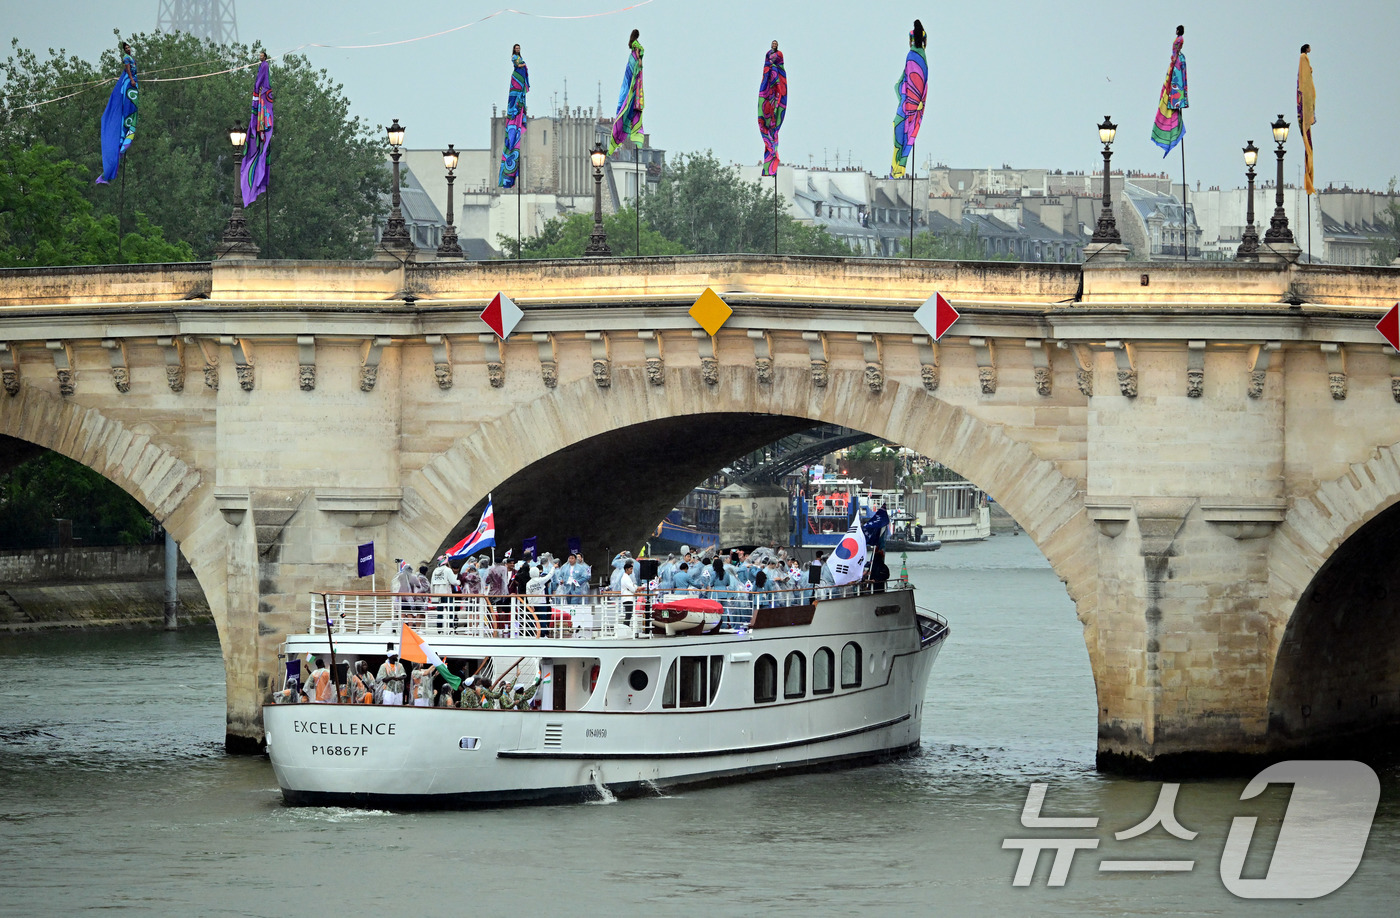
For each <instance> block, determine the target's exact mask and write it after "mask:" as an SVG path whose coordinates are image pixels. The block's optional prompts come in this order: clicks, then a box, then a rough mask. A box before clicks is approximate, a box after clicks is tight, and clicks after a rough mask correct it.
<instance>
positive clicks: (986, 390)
mask: <svg viewBox="0 0 1400 918" xmlns="http://www.w3.org/2000/svg"><path fill="white" fill-rule="evenodd" d="M977 382H978V383H980V384H981V386H982V394H983V395H995V394H996V391H997V368H996V367H978V368H977Z"/></svg>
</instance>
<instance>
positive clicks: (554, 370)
mask: <svg viewBox="0 0 1400 918" xmlns="http://www.w3.org/2000/svg"><path fill="white" fill-rule="evenodd" d="M540 378H541V379H542V380H544V385H545V388H546V389H553V388H554V387H555V386H557V385H559V364H557V363H555V362H554V361H553V360H546V361H545V362H544V363H541V364H540Z"/></svg>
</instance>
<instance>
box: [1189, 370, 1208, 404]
mask: <svg viewBox="0 0 1400 918" xmlns="http://www.w3.org/2000/svg"><path fill="white" fill-rule="evenodd" d="M1205 381H1206V371H1205V370H1198V369H1195V368H1194V367H1193V368H1191V369H1188V370H1187V371H1186V397H1187V398H1200V397H1201V392H1202V391H1203V390H1204V388H1205Z"/></svg>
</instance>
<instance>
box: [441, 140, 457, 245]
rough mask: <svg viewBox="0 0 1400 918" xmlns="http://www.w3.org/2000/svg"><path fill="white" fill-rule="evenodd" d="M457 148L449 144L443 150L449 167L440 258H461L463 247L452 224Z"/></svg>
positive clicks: (444, 159)
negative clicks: (445, 218)
mask: <svg viewBox="0 0 1400 918" xmlns="http://www.w3.org/2000/svg"><path fill="white" fill-rule="evenodd" d="M458 158H459V157H458V153H457V148H456V147H455V146H454V145H452V144H450V143H449V144H448V145H447V149H446V150H443V151H442V164H443V166H444V167H446V169H447V226H445V227H443V230H442V245H440V246H438V250H437V255H438V258H461V257H463V253H462V247H461V246H460V245H458V244H457V227H455V226H453V225H452V183H453V182H455V181H456V180H457V177H456V176H455V175H453V173H454V172H455V171H456V170H457V160H458Z"/></svg>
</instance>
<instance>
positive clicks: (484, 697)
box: [273, 651, 542, 711]
mask: <svg viewBox="0 0 1400 918" xmlns="http://www.w3.org/2000/svg"><path fill="white" fill-rule="evenodd" d="M297 669H298V674H297V675H295V676H292V675H290V674H289V676H288V679H287V684H286V688H284V689H282V690H281V691H279V692H277V693H275V694H274V695H273V702H274V703H275V704H308V703H309V704H379V705H394V706H398V705H405V704H412V705H413V706H415V707H420V708H470V709H476V710H483V711H493V710H496V711H537V710H539V708H540V704H539V701H538V700H537V695H538V693H539V688H540V684H541V681H542V680H541V676H540V675H539V674H537V675H536V676H535V680H534V682H531V683H524V682H515V681H514V680H512V679H511V678H510V675H511V674H510V672H507V674H506V676H505V677H503V678H501V679H497V680H494V681H493V680H492V678H491V676H490V674H489V673H477V674H473V675H471V676H468V677H466V679H463V680H460V681H459V684H458V685H456V686H454V685H452V684H451V683H449V682H448V681H447V680H446V679H444V678H442V675H441V673H440V672H439V670H438V669H437V667H434V666H427V665H419V666H415V667H414V668H413V670H412V672H409V671H408V670H407V669H405V667H404V664H403V663H401V662H400V661H399V655H398V653H397V652H394V651H390V652H389V654H388V656H387V657H386V658H385V660H384V662H383V663H382V664H381V665H380V667H379V671H378V672H377V673H376V674H374V675H370V671H369V664H368V663H366V662H365V661H364V660H356V661H355V665H354V666H352V667H350V668H349V670H348V671H347V672H346V673H345V677H344V679H343V680H342V679H341V678H339V677H338V676H337V675H336V674H335V673H333V672H332V671H331V669H330V668H329V667H328V666H326V663H325V659H324V658H323V657H313V658H310V659H307V660H305V661H302V662H301V663H300V665H299V666H298V667H297ZM438 680H441V684H438ZM405 690H407V693H405Z"/></svg>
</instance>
